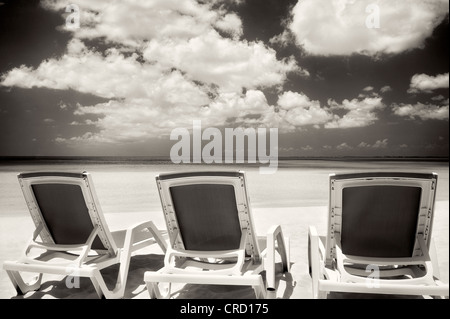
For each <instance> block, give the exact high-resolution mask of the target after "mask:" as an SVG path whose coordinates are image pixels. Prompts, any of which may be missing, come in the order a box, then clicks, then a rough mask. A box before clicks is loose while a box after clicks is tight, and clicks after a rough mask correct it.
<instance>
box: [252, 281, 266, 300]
mask: <svg viewBox="0 0 450 319" xmlns="http://www.w3.org/2000/svg"><path fill="white" fill-rule="evenodd" d="M252 288H253V290H254V291H255V296H256V299H266V289H265V287H264V281H263V280H262V278H261V277H260V279H259V285H255V286H253V287H252Z"/></svg>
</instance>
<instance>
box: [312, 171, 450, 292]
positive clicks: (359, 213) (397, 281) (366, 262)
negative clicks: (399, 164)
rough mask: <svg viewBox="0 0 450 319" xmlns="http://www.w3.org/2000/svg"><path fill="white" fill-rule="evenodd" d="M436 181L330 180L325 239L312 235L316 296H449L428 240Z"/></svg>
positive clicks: (397, 177)
mask: <svg viewBox="0 0 450 319" xmlns="http://www.w3.org/2000/svg"><path fill="white" fill-rule="evenodd" d="M437 180H438V177H437V175H436V174H417V173H356V174H341V175H331V176H330V198H329V219H328V232H327V237H326V238H322V237H319V236H318V234H317V231H316V229H315V227H313V226H311V227H310V229H309V265H310V273H311V276H312V291H313V297H314V298H324V297H326V296H327V294H328V293H329V292H332V291H333V292H354V293H371V294H396V295H421V296H447V297H448V294H449V287H448V284H443V283H442V282H440V281H439V279H438V278H439V267H438V263H437V256H436V252H435V247H434V245H433V241H432V236H431V235H432V227H433V213H434V202H435V194H436V187H437Z"/></svg>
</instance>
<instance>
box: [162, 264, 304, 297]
mask: <svg viewBox="0 0 450 319" xmlns="http://www.w3.org/2000/svg"><path fill="white" fill-rule="evenodd" d="M275 266H276V271H277V276H276V277H275V283H276V290H274V291H269V290H268V291H267V295H266V298H267V299H290V298H291V296H292V293H293V292H294V288H295V286H296V282H295V281H294V278H293V277H292V274H291V273H290V272H287V273H282V272H281V268H282V265H281V263H278V264H276V265H275ZM261 276H262V277H263V280H264V281H265V280H266V276H265V272H262V273H261ZM177 287H178V288H179V289H178V290H177V289H172V293H171V296H170V298H176V299H194V298H195V299H236V300H239V299H242V300H245V299H257V298H256V295H255V291H254V290H253V288H252V287H249V286H228V285H198V284H180V285H179V286H177Z"/></svg>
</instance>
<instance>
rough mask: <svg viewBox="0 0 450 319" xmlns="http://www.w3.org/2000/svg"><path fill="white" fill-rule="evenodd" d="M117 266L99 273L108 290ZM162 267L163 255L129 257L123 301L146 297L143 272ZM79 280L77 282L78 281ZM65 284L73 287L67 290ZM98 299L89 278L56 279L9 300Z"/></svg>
mask: <svg viewBox="0 0 450 319" xmlns="http://www.w3.org/2000/svg"><path fill="white" fill-rule="evenodd" d="M119 266H120V265H119V264H115V265H112V266H110V267H108V268H105V269H103V270H102V271H101V273H102V275H103V276H104V279H105V283H106V285H107V286H108V288H109V289H113V288H114V285H115V283H116V282H117V276H118V273H119ZM163 266H164V255H158V254H146V255H135V256H132V257H131V260H130V268H129V272H128V281H127V285H126V288H125V295H124V299H132V298H135V297H136V296H138V295H139V294H141V293H144V296H145V297H147V296H148V294H147V292H146V291H145V290H146V288H145V283H144V279H143V278H144V272H146V271H148V270H158V269H160V268H162V267H163ZM78 279H79V281H78ZM66 282H69V283H71V284H72V285H74V287H73V288H68V286H67V284H66ZM47 298H49V299H52V298H55V299H98V295H97V293H96V291H95V289H94V287H93V285H92V283H91V281H90V280H89V278H85V277H78V278H76V279H74V278H69V277H62V280H61V278H58V279H57V280H48V281H44V282H43V283H42V285H41V287H40V289H39V290H37V291H33V292H29V293H27V294H25V295H18V296H14V297H12V298H11V299H47Z"/></svg>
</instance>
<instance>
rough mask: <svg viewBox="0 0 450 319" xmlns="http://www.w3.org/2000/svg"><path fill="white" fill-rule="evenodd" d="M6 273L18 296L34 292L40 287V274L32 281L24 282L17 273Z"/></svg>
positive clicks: (10, 271) (8, 271)
mask: <svg viewBox="0 0 450 319" xmlns="http://www.w3.org/2000/svg"><path fill="white" fill-rule="evenodd" d="M6 273H7V274H8V277H9V279H10V280H11V282H12V284H13V286H14V288H15V289H16V291H17V294H18V295H24V294H26V293H27V292H29V291H35V290H38V289H39V288H40V287H41V281H42V274H39V275H37V276H36V277H35V278H34V281H30V282H25V281H24V280H23V278H22V276H21V275H20V273H19V272H18V271H12V270H7V271H6Z"/></svg>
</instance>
